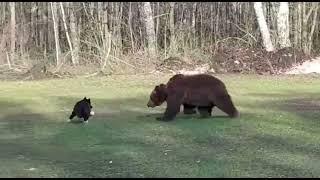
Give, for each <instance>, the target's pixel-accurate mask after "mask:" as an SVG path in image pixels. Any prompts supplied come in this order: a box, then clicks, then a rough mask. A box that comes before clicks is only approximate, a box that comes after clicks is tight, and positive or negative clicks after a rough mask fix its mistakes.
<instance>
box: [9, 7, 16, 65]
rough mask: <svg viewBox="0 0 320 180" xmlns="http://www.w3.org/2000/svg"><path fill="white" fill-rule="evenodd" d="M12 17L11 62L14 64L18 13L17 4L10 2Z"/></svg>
mask: <svg viewBox="0 0 320 180" xmlns="http://www.w3.org/2000/svg"><path fill="white" fill-rule="evenodd" d="M9 6H10V15H11V24H10V25H11V26H10V61H11V63H13V62H14V54H15V48H16V13H15V2H9Z"/></svg>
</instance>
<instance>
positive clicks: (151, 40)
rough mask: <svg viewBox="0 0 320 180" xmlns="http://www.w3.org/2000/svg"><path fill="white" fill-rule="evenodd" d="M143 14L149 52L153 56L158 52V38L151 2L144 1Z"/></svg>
mask: <svg viewBox="0 0 320 180" xmlns="http://www.w3.org/2000/svg"><path fill="white" fill-rule="evenodd" d="M142 14H143V18H144V22H145V26H146V32H147V40H148V50H149V54H150V55H151V56H153V55H155V54H156V44H155V43H156V38H155V32H154V22H153V17H152V10H151V5H150V2H143V8H142Z"/></svg>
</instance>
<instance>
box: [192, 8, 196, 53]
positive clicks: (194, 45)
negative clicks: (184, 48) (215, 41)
mask: <svg viewBox="0 0 320 180" xmlns="http://www.w3.org/2000/svg"><path fill="white" fill-rule="evenodd" d="M196 9H197V3H196V2H195V3H194V4H193V6H192V22H191V23H192V24H191V26H192V35H193V44H192V45H191V48H194V47H196V44H197V38H196Z"/></svg>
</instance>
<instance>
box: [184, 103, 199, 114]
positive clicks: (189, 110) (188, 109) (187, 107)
mask: <svg viewBox="0 0 320 180" xmlns="http://www.w3.org/2000/svg"><path fill="white" fill-rule="evenodd" d="M195 108H196V106H194V105H190V104H183V113H184V114H196V113H197V111H196V110H195Z"/></svg>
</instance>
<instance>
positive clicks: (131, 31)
mask: <svg viewBox="0 0 320 180" xmlns="http://www.w3.org/2000/svg"><path fill="white" fill-rule="evenodd" d="M129 3H130V4H129V13H128V16H129V18H128V26H129V31H130V39H131V52H135V46H134V39H133V30H132V10H131V9H132V2H129Z"/></svg>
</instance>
